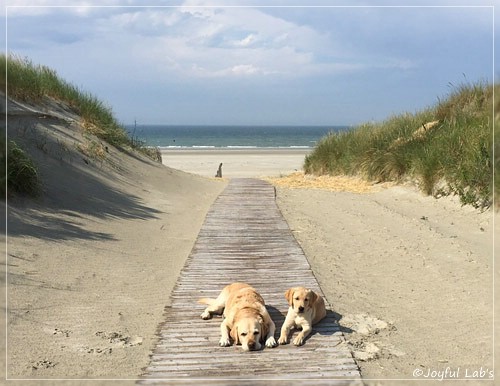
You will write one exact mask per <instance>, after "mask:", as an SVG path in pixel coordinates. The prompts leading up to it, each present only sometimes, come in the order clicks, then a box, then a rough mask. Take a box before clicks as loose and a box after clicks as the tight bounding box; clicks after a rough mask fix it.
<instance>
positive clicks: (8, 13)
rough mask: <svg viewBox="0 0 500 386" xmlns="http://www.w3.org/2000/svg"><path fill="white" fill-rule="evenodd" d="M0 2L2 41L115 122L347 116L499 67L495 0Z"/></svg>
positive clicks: (400, 107) (433, 95) (407, 107)
mask: <svg viewBox="0 0 500 386" xmlns="http://www.w3.org/2000/svg"><path fill="white" fill-rule="evenodd" d="M5 4H6V6H3V7H2V8H3V9H2V10H0V12H2V15H1V16H2V18H1V21H0V28H1V29H2V30H3V31H5V49H4V50H2V51H3V52H7V53H8V54H13V55H16V56H18V57H21V58H25V57H26V58H29V60H31V61H32V62H33V63H36V64H41V65H46V66H48V67H50V68H52V69H54V70H55V71H56V72H57V74H58V75H59V76H60V77H62V78H63V79H65V80H66V81H68V82H70V83H72V84H74V85H76V86H78V87H80V88H81V89H82V90H84V91H86V92H89V93H91V94H93V95H95V96H96V97H98V98H99V99H101V100H102V101H104V102H105V103H106V105H108V106H109V107H110V108H111V109H112V111H113V112H114V114H115V116H116V118H117V119H118V120H119V121H120V122H121V123H123V124H131V123H133V122H134V121H137V123H138V124H173V125H184V124H186V125H189V124H196V125H202V124H207V125H327V126H328V125H332V126H334V125H358V124H362V123H364V122H369V121H383V120H385V119H387V118H389V117H390V116H393V115H396V114H402V113H405V112H410V113H413V112H416V111H420V110H422V109H425V108H427V107H430V106H433V105H435V104H436V103H437V102H438V100H442V99H444V98H445V97H446V96H447V95H449V94H450V92H452V91H453V88H454V87H456V86H458V85H460V84H463V83H476V82H488V83H492V82H493V80H494V78H498V76H499V75H500V69H498V70H499V71H497V68H495V60H494V52H495V50H494V41H495V38H496V37H497V36H496V35H497V33H498V32H497V31H496V30H497V28H495V25H497V24H498V21H495V20H500V15H494V13H495V11H496V12H497V13H498V9H500V0H496V1H495V0H490V1H482V0H470V1H468V2H465V1H460V0H456V1H444V0H443V1H439V0H434V1H426V0H420V1H418V0H415V1H413V2H410V1H407V2H405V1H390V0H387V1H357V0H352V1H347V0H346V1H334V0H331V1H327V0H318V1H315V2H311V1H306V0H304V1H302V2H299V1H293V0H290V1H269V0H267V1H259V2H258V1H238V2H237V1H224V0H221V1H216V2H213V1H212V2H211V1H200V0H185V1H149V2H147V3H146V2H144V1H138V0H128V1H121V0H111V1H106V0H103V1H89V0H87V1H78V0H75V1H61V0H53V1H45V0H31V1H29V0H16V1H13V0H7V1H5ZM143 4H148V6H147V7H146V6H143ZM309 4H315V6H314V7H313V6H310V5H309ZM235 5H237V6H235ZM243 5H244V6H243ZM262 5H265V6H262ZM494 6H496V8H495V7H494ZM494 16H496V18H495V17H494ZM496 40H497V41H500V40H498V39H496ZM497 51H498V52H500V50H497ZM497 55H498V54H497Z"/></svg>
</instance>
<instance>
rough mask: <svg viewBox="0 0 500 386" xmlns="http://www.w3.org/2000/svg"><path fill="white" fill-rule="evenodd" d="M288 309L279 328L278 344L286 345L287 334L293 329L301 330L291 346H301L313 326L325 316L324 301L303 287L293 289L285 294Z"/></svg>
mask: <svg viewBox="0 0 500 386" xmlns="http://www.w3.org/2000/svg"><path fill="white" fill-rule="evenodd" d="M285 298H286V300H288V304H289V305H290V307H289V308H288V313H287V315H286V318H285V322H284V323H283V327H282V328H281V334H280V337H279V339H278V343H279V344H287V343H288V334H289V333H290V330H292V329H293V328H299V327H301V328H302V331H301V332H300V333H299V334H298V335H297V336H296V337H295V339H294V340H293V344H294V345H295V346H302V345H303V344H304V340H305V338H306V337H307V336H308V335H309V334H310V333H311V330H312V326H313V324H316V323H318V322H319V321H320V320H321V319H323V318H324V317H325V316H326V308H325V301H324V300H323V298H322V297H321V296H319V295H318V294H317V293H316V292H314V291H311V290H309V289H307V288H304V287H293V288H290V289H289V290H287V291H286V292H285Z"/></svg>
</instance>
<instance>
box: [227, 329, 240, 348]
mask: <svg viewBox="0 0 500 386" xmlns="http://www.w3.org/2000/svg"><path fill="white" fill-rule="evenodd" d="M229 335H231V338H233V341H234V344H235V345H236V344H239V343H240V340H239V339H238V336H239V334H238V326H237V325H234V326H233V328H231V332H230V333H229Z"/></svg>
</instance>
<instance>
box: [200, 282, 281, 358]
mask: <svg viewBox="0 0 500 386" xmlns="http://www.w3.org/2000/svg"><path fill="white" fill-rule="evenodd" d="M198 302H199V303H202V304H208V307H207V308H206V309H205V311H203V313H202V314H201V318H202V319H210V318H211V317H212V314H219V315H220V314H221V313H223V315H224V320H223V321H222V323H221V326H220V329H221V338H220V341H219V344H220V345H221V346H223V347H225V346H230V345H231V340H230V338H229V337H231V338H232V339H233V341H234V343H235V344H241V347H242V348H243V350H244V351H251V350H260V348H261V347H262V346H261V342H265V345H266V347H275V346H276V345H277V343H276V340H275V339H274V332H275V330H276V326H275V324H274V322H273V321H272V319H271V316H270V315H269V313H268V312H267V309H266V306H265V303H264V299H263V298H262V296H260V295H259V293H258V292H257V291H256V290H255V289H254V288H252V287H251V286H249V285H248V284H245V283H233V284H229V285H228V286H226V287H224V289H223V290H222V292H221V293H220V294H219V296H218V297H217V299H207V298H203V299H200V300H198Z"/></svg>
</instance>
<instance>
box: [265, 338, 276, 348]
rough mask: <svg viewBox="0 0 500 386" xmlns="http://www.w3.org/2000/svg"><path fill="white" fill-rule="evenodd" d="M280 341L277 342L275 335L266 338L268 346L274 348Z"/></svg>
mask: <svg viewBox="0 0 500 386" xmlns="http://www.w3.org/2000/svg"><path fill="white" fill-rule="evenodd" d="M277 345H278V343H276V340H275V339H274V336H271V337H270V338H267V340H266V347H269V348H273V347H276V346H277Z"/></svg>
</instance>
